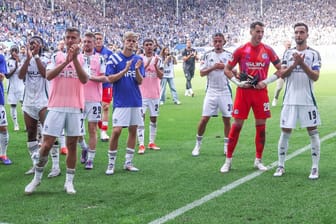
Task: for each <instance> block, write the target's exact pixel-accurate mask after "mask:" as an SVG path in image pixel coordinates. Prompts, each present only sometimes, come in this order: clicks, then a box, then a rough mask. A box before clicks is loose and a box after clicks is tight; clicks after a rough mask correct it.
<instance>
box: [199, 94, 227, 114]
mask: <svg viewBox="0 0 336 224" xmlns="http://www.w3.org/2000/svg"><path fill="white" fill-rule="evenodd" d="M218 111H220V112H221V113H222V116H223V117H231V116H232V98H231V96H225V95H217V96H214V95H208V94H206V95H205V98H204V102H203V112H202V116H207V117H212V116H218Z"/></svg>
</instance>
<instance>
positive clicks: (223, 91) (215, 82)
mask: <svg viewBox="0 0 336 224" xmlns="http://www.w3.org/2000/svg"><path fill="white" fill-rule="evenodd" d="M231 57H232V53H230V52H228V51H223V52H222V53H216V52H214V51H211V52H209V53H208V54H206V55H205V57H204V63H203V64H201V66H200V70H202V69H205V68H209V67H212V66H213V65H214V64H215V63H220V62H222V63H224V64H225V65H226V64H227V62H228V61H229V60H230V58H231ZM206 91H207V94H213V95H232V93H231V88H230V85H229V81H228V79H227V77H226V76H225V74H224V69H221V70H213V71H211V72H210V73H209V74H208V75H207V90H206Z"/></svg>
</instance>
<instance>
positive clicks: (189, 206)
mask: <svg viewBox="0 0 336 224" xmlns="http://www.w3.org/2000/svg"><path fill="white" fill-rule="evenodd" d="M335 136H336V132H333V133H331V134H328V135H326V136H324V137H323V138H321V139H320V141H321V143H322V142H324V141H326V140H328V139H330V138H332V137H335ZM308 149H310V144H309V145H306V146H304V147H303V148H301V149H298V150H296V151H294V152H292V153H291V154H289V155H287V156H286V161H287V160H289V159H292V158H294V157H295V156H298V155H300V154H301V153H303V152H304V151H306V150H308ZM277 165H278V161H275V162H273V163H272V164H270V165H269V166H267V168H268V170H270V169H272V168H274V167H275V166H277ZM263 172H265V171H255V172H253V173H251V174H249V175H247V176H245V177H243V178H240V179H239V180H236V181H234V182H232V183H231V184H229V185H226V186H223V187H222V188H221V189H219V190H217V191H214V192H212V193H210V194H208V195H206V196H204V197H202V198H201V199H198V200H196V201H193V202H191V203H189V204H187V205H186V206H183V207H182V208H179V209H176V210H175V211H173V212H171V213H169V214H167V215H165V216H163V217H161V218H159V219H156V220H154V221H151V222H150V223H149V224H162V223H165V222H167V221H169V220H172V219H174V218H176V217H177V216H179V215H182V214H183V213H185V212H187V211H189V210H191V209H193V208H195V207H198V206H200V205H202V204H204V203H206V202H208V201H210V200H212V199H214V198H216V197H218V196H221V195H222V194H224V193H226V192H228V191H230V190H232V189H234V188H236V187H238V186H239V185H241V184H243V183H246V182H247V181H249V180H252V179H254V178H256V177H257V176H260V175H261V174H262V173H263Z"/></svg>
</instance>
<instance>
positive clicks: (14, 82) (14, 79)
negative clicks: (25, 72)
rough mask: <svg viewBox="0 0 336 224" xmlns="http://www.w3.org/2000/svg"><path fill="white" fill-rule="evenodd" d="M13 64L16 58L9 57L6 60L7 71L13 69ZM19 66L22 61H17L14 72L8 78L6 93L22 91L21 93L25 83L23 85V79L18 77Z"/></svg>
mask: <svg viewBox="0 0 336 224" xmlns="http://www.w3.org/2000/svg"><path fill="white" fill-rule="evenodd" d="M15 64H16V60H15V59H13V58H9V59H8V60H7V68H8V71H12V70H14V69H15ZM21 66H22V62H20V63H18V65H17V68H16V70H15V72H14V74H13V75H12V76H11V77H9V79H8V90H7V93H8V94H11V93H17V92H20V93H21V92H22V94H23V91H24V88H25V85H24V82H23V80H22V79H19V71H20V67H21Z"/></svg>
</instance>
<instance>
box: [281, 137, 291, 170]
mask: <svg viewBox="0 0 336 224" xmlns="http://www.w3.org/2000/svg"><path fill="white" fill-rule="evenodd" d="M290 135H291V133H287V132H284V131H281V134H280V138H279V142H278V166H282V167H285V160H286V154H287V151H288V142H289V137H290Z"/></svg>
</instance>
